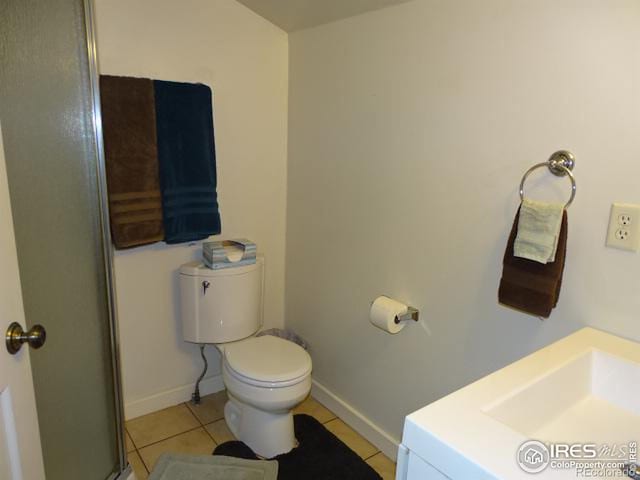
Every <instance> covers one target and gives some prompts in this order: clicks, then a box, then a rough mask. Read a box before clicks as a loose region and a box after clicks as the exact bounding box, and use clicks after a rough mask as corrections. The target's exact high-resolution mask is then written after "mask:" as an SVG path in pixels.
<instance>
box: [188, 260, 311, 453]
mask: <svg viewBox="0 0 640 480" xmlns="http://www.w3.org/2000/svg"><path fill="white" fill-rule="evenodd" d="M263 269H264V259H263V258H262V257H258V259H257V262H256V263H255V264H253V265H245V266H238V267H231V268H224V269H220V270H212V269H210V268H208V267H206V266H205V265H203V264H202V263H200V262H191V263H187V264H185V265H182V267H180V295H181V302H180V303H181V305H180V307H181V317H182V325H183V335H184V339H185V341H187V342H194V343H211V344H215V345H216V347H217V348H218V350H219V351H220V354H221V356H222V376H223V380H224V384H225V386H226V387H227V393H228V395H229V401H228V402H227V404H226V405H225V408H224V417H225V420H226V422H227V425H228V426H229V429H230V430H231V432H232V433H233V434H234V435H235V436H236V438H238V439H239V440H242V441H243V442H244V443H246V444H247V445H248V446H249V447H251V449H252V450H253V451H254V452H255V453H256V454H258V455H260V456H262V457H265V458H271V457H274V456H276V455H279V454H281V453H285V452H288V451H289V450H291V449H292V448H293V447H295V445H296V439H295V436H294V432H293V416H292V414H291V410H292V409H293V408H294V407H295V406H296V405H297V404H299V403H300V402H301V401H302V400H303V399H304V398H305V397H306V396H307V395H308V394H309V391H310V389H311V357H310V356H309V354H308V353H307V352H306V351H305V350H304V349H303V348H302V347H300V346H298V345H296V344H295V343H292V342H289V341H287V340H283V339H281V338H277V337H273V336H268V335H265V336H262V337H254V336H253V335H254V334H255V333H256V332H257V331H258V330H259V329H260V327H261V326H262V292H263Z"/></svg>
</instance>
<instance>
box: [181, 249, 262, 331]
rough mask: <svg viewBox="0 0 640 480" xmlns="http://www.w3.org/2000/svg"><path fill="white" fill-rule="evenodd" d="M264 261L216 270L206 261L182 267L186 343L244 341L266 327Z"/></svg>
mask: <svg viewBox="0 0 640 480" xmlns="http://www.w3.org/2000/svg"><path fill="white" fill-rule="evenodd" d="M263 270H264V259H263V258H262V257H258V258H257V260H256V263H255V264H252V265H245V266H239V267H229V268H222V269H219V270H212V269H210V268H208V267H207V266H206V265H204V264H203V263H202V262H190V263H186V264H184V265H182V266H181V267H180V317H181V320H182V333H183V337H184V340H185V341H186V342H195V343H225V342H233V341H236V340H241V339H243V338H246V337H249V336H251V335H253V334H254V333H255V332H257V331H258V330H259V329H260V327H261V326H262V294H263Z"/></svg>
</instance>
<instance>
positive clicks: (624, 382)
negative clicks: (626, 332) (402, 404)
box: [398, 328, 640, 480]
mask: <svg viewBox="0 0 640 480" xmlns="http://www.w3.org/2000/svg"><path fill="white" fill-rule="evenodd" d="M532 442H534V443H535V442H537V445H538V446H541V448H542V449H543V454H544V453H545V452H546V455H547V457H548V458H547V460H546V461H545V462H542V463H540V464H537V465H542V466H543V468H542V470H540V471H539V472H537V473H535V474H534V475H532V473H531V472H528V471H526V468H523V462H522V458H523V457H526V456H527V455H526V454H527V452H529V450H530V446H531V443H532ZM639 442H640V344H638V343H636V342H633V341H630V340H626V339H623V338H620V337H616V336H615V335H611V334H608V333H605V332H602V331H599V330H596V329H593V328H583V329H582V330H579V331H578V332H576V333H574V334H572V335H569V336H568V337H565V338H563V339H562V340H559V341H557V342H555V343H553V344H551V345H549V346H547V347H545V348H543V349H541V350H538V351H537V352H534V353H532V354H531V355H529V356H527V357H524V358H523V359H521V360H518V361H517V362H515V363H513V364H511V365H508V366H507V367H504V368H502V369H500V370H498V371H496V372H494V373H492V374H490V375H488V376H486V377H484V378H482V379H480V380H478V381H476V382H474V383H472V384H470V385H467V386H466V387H463V388H461V389H460V390H458V391H456V392H454V393H452V394H450V395H448V396H446V397H444V398H442V399H440V400H438V401H436V402H434V403H432V404H430V405H427V406H426V407H423V408H421V409H420V410H417V411H416V412H413V413H412V414H410V415H408V416H407V417H406V419H405V425H404V431H403V436H402V445H401V447H400V450H399V452H400V453H399V454H398V457H399V459H400V458H401V453H403V452H404V455H405V457H406V458H407V459H408V460H407V465H408V467H407V468H406V472H405V473H404V474H403V475H405V476H404V477H402V476H399V477H398V478H403V479H404V478H406V479H409V480H411V479H413V478H419V475H418V476H416V475H413V476H412V474H411V472H412V469H413V471H415V472H420V471H424V472H429V473H428V475H426V476H425V475H422V476H423V477H424V478H429V479H431V478H433V479H453V480H456V479H469V478H473V479H474V480H484V479H487V480H488V479H509V480H511V479H514V480H516V479H522V480H525V479H529V480H531V479H532V478H536V479H545V480H547V479H569V478H573V479H575V478H580V477H581V476H582V477H589V478H599V479H610V478H625V477H623V476H621V474H620V470H619V469H617V468H616V467H615V465H624V464H626V463H637V462H638V458H637V455H638V453H637V449H638V443H639ZM567 448H574V449H575V451H574V450H572V451H571V453H570V454H568V453H567V451H566V449H567ZM534 453H535V452H534ZM629 453H631V454H632V455H631V456H630V455H629ZM565 460H566V461H573V462H583V463H584V462H586V461H589V460H592V461H600V460H603V461H606V462H611V463H612V465H614V466H613V467H612V468H611V469H609V470H608V471H604V470H603V471H602V472H600V471H596V472H595V473H594V472H593V471H591V472H590V473H591V475H587V474H582V475H578V474H577V470H576V466H575V465H573V466H566V465H564V466H562V465H559V464H558V462H563V461H565ZM412 462H413V463H412ZM421 462H422V463H421ZM399 466H400V460H399ZM421 469H423V470H421ZM631 478H634V477H631ZM636 478H637V477H636Z"/></svg>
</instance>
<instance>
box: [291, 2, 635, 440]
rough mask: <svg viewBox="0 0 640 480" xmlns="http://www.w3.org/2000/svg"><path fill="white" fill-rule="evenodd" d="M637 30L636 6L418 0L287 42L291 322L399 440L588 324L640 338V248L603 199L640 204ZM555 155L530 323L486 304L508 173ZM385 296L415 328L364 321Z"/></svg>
mask: <svg viewBox="0 0 640 480" xmlns="http://www.w3.org/2000/svg"><path fill="white" fill-rule="evenodd" d="M638 25H640V3H639V2H637V1H636V0H590V1H584V0H538V1H535V2H533V1H526V0H485V1H482V2H478V1H475V0H457V1H445V0H416V1H413V2H410V3H407V4H404V5H400V6H397V7H392V8H388V9H385V10H380V11H377V12H372V13H368V14H365V15H361V16H358V17H354V18H350V19H346V20H343V21H340V22H336V23H333V24H329V25H325V26H321V27H317V28H314V29H310V30H304V31H301V32H297V33H294V34H292V35H290V37H289V43H290V45H289V48H290V77H289V82H290V96H289V170H288V203H287V205H288V216H287V281H286V291H287V295H286V299H287V300H286V304H287V325H288V326H290V327H292V328H293V329H295V330H297V332H298V333H299V334H300V335H302V336H303V337H305V338H306V340H308V341H309V343H310V345H311V349H312V352H311V353H312V356H313V361H314V375H315V378H316V380H317V381H319V382H320V383H321V384H322V385H324V386H325V387H327V388H328V389H329V390H330V391H331V392H333V393H334V394H336V395H338V396H339V397H341V398H342V399H343V400H345V401H347V402H348V403H350V404H351V405H352V406H353V407H355V408H356V409H357V410H359V411H360V412H361V413H363V414H364V415H365V416H366V417H368V418H369V419H370V420H372V421H373V422H374V423H376V424H377V425H379V426H381V427H382V428H383V429H384V430H386V431H388V432H390V433H391V434H393V435H395V436H396V437H399V436H400V433H401V429H402V422H403V417H404V415H405V414H407V413H409V412H410V411H413V410H415V409H417V408H419V407H421V406H423V405H426V404H427V403H429V402H431V401H433V400H435V399H437V398H439V397H441V396H443V395H445V394H447V393H449V392H451V391H453V390H454V389H457V388H458V387H461V386H463V385H464V384H467V383H468V382H470V381H472V380H474V379H476V378H478V377H480V376H482V375H484V374H486V373H489V372H491V371H493V370H495V369H497V368H499V367H501V366H503V365H505V364H507V363H509V362H511V361H514V360H516V359H518V358H519V357H521V356H523V355H525V354H527V353H529V352H531V351H533V350H535V349H537V348H539V347H541V346H543V345H546V344H548V343H550V342H551V341H553V340H555V339H558V338H560V337H562V336H564V335H566V334H568V333H570V332H572V331H574V330H576V329H578V328H580V327H582V326H584V325H592V326H595V327H597V328H601V329H604V330H609V331H612V332H614V333H617V334H620V335H622V336H625V337H630V338H635V339H638V340H640V333H639V332H640V329H639V328H638V312H639V311H640V296H639V295H638V291H639V288H640V263H639V262H640V256H639V255H634V254H630V253H626V252H622V251H616V250H611V249H606V248H605V247H604V238H605V232H606V226H607V221H608V213H609V207H610V204H611V202H612V201H615V200H618V201H628V202H638V203H640V189H639V188H638V177H639V175H640V162H639V161H638V159H639V158H640V87H639V85H640V84H639V82H640V29H639V28H638ZM560 148H568V149H570V150H572V151H573V152H574V153H575V155H576V157H577V166H576V168H575V170H574V172H575V175H576V178H577V182H578V193H577V197H576V200H575V203H574V205H573V206H572V207H571V208H570V210H569V226H570V230H569V244H568V259H567V264H566V271H565V275H564V284H563V291H562V295H561V298H560V302H559V305H558V307H557V309H556V310H555V311H554V312H553V314H552V317H551V318H550V319H548V320H546V321H544V322H543V321H540V320H538V319H537V318H535V317H531V316H527V315H524V314H521V313H517V312H515V311H512V310H509V309H507V308H504V307H501V306H499V305H498V304H497V298H496V297H497V288H498V283H499V279H500V274H501V258H502V254H503V251H504V247H505V242H506V238H507V235H508V231H509V228H510V226H511V222H512V220H513V215H514V213H515V209H516V207H517V203H518V198H517V187H518V183H519V181H520V178H521V176H522V174H523V173H524V171H525V170H526V169H527V168H528V167H529V166H531V165H533V164H534V163H537V162H541V161H544V160H546V159H547V158H548V156H549V155H550V154H551V153H552V152H553V151H555V150H558V149H560ZM541 179H542V181H541V182H536V181H535V180H533V181H532V182H531V184H528V186H529V185H530V186H531V187H532V189H531V194H532V195H535V194H536V193H538V195H539V198H560V197H556V196H557V195H560V196H563V197H562V198H564V197H566V196H568V183H567V182H566V179H556V178H555V177H552V176H551V175H549V174H546V176H542V177H541ZM537 183H540V184H545V185H549V188H550V189H551V190H552V191H551V192H547V193H550V194H552V195H551V196H549V195H546V194H545V195H542V194H541V193H540V192H536V191H535V189H534V188H533V187H535V186H536V184H537ZM382 293H386V294H388V295H391V296H394V297H397V298H399V299H401V300H405V301H407V302H409V303H412V304H413V305H415V306H417V307H419V308H420V310H421V314H422V318H423V319H424V321H425V322H426V325H410V326H408V327H407V328H406V329H405V330H404V331H402V332H401V333H400V334H398V335H396V336H391V335H388V334H385V333H383V332H382V331H380V330H377V329H375V328H374V327H373V326H371V325H370V324H369V323H368V317H367V313H368V308H369V302H370V301H371V300H373V299H374V298H375V297H376V296H377V295H379V294H382ZM429 332H430V333H429Z"/></svg>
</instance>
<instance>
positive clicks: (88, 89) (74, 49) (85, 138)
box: [0, 0, 126, 480]
mask: <svg viewBox="0 0 640 480" xmlns="http://www.w3.org/2000/svg"><path fill="white" fill-rule="evenodd" d="M90 7H91V5H90V3H89V1H86V2H83V1H82V0H47V1H39V0H2V2H0V62H1V63H0V119H1V121H2V127H3V133H4V147H5V155H6V164H7V175H8V179H9V191H10V196H11V204H12V210H13V218H14V227H15V236H16V244H17V251H18V261H19V267H20V277H21V284H22V292H23V298H24V308H25V315H26V321H27V324H28V326H32V325H35V324H42V325H44V326H45V328H46V329H47V342H46V345H45V346H44V347H43V348H42V349H40V350H37V351H32V353H31V363H32V367H33V376H34V385H35V393H36V403H37V410H38V418H39V424H40V432H41V438H42V447H43V455H44V462H45V470H46V476H47V479H48V480H58V479H60V480H62V479H65V480H74V479H79V480H80V479H82V480H93V479H96V480H98V479H107V478H115V477H116V476H118V475H119V474H120V473H121V471H122V468H121V466H122V465H125V464H126V458H125V453H124V447H123V445H122V438H123V437H122V434H123V428H122V405H121V399H120V397H119V395H120V393H119V373H118V363H117V355H116V353H117V352H115V349H116V348H117V341H116V339H117V335H116V331H115V327H114V322H113V321H112V312H111V310H110V306H111V305H112V300H113V299H112V298H111V292H112V290H111V283H110V275H111V271H110V260H111V258H110V255H111V250H110V244H109V242H108V225H106V226H105V224H104V222H103V219H104V218H105V212H104V208H103V207H104V205H103V203H104V201H103V186H104V178H103V169H102V165H103V163H102V157H101V148H100V143H99V142H100V141H101V140H100V131H99V127H100V124H99V121H98V119H99V110H98V108H99V107H98V106H97V105H99V104H98V102H96V100H97V92H96V79H97V77H96V72H95V64H94V63H93V62H92V61H93V55H94V54H95V52H94V50H93V47H94V46H93V43H92V41H93V39H92V25H91V12H90Z"/></svg>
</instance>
